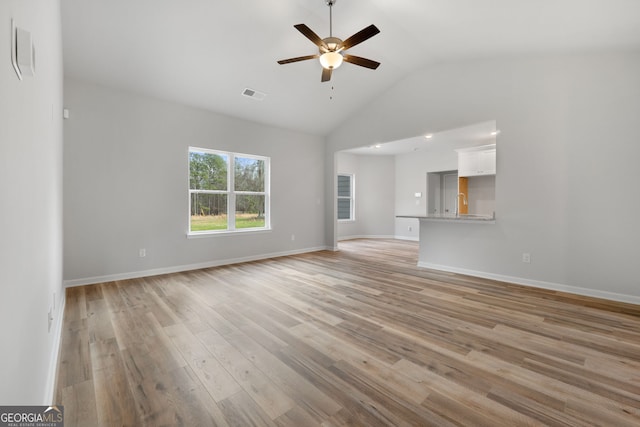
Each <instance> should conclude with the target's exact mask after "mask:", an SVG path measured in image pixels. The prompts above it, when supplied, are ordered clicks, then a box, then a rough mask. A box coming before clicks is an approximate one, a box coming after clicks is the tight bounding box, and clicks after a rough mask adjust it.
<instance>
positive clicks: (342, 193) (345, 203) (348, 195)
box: [338, 174, 355, 221]
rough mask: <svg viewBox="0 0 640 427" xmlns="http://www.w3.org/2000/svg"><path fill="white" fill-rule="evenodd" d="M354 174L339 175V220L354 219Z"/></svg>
mask: <svg viewBox="0 0 640 427" xmlns="http://www.w3.org/2000/svg"><path fill="white" fill-rule="evenodd" d="M353 189H354V185H353V175H346V174H340V175H338V221H354V220H355V215H354V212H355V209H354V191H353Z"/></svg>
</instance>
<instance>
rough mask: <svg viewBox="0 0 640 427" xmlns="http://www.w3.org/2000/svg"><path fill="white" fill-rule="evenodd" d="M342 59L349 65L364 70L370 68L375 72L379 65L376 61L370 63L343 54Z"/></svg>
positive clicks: (367, 60)
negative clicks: (363, 68) (357, 66)
mask: <svg viewBox="0 0 640 427" xmlns="http://www.w3.org/2000/svg"><path fill="white" fill-rule="evenodd" d="M342 57H343V58H344V60H345V61H347V62H349V63H351V64H355V65H359V66H361V67H365V68H371V69H372V70H375V69H376V68H378V66H379V65H380V63H379V62H377V61H372V60H370V59H367V58H362V57H360V56H353V55H347V54H343V55H342Z"/></svg>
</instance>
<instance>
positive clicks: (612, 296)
mask: <svg viewBox="0 0 640 427" xmlns="http://www.w3.org/2000/svg"><path fill="white" fill-rule="evenodd" d="M418 267H423V268H429V269H432V270H440V271H446V272H449V273H459V274H464V275H467V276H474V277H482V278H484V279H491V280H498V281H501V282H508V283H514V284H517V285H524V286H531V287H534V288H541V289H548V290H551V291H560V292H567V293H570V294H576V295H581V296H587V297H595V298H601V299H606V300H611V301H618V302H626V303H629V304H640V297H637V296H634V295H626V294H618V293H615V292H606V291H598V290H595V289H588V288H581V287H579V286H569V285H563V284H560V283H553V282H544V281H540V280H532V279H525V278H522V277H515V276H505V275H502V274H494V273H487V272H485V271H477V270H467V269H465V268H457V267H450V266H446V265H439V264H431V263H428V262H422V261H420V262H418Z"/></svg>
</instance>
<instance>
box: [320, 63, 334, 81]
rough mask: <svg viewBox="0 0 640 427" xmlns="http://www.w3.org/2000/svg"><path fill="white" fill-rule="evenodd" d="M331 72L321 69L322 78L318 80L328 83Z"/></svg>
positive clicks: (328, 69)
mask: <svg viewBox="0 0 640 427" xmlns="http://www.w3.org/2000/svg"><path fill="white" fill-rule="evenodd" d="M331 71H333V69H332V68H324V67H323V68H322V78H321V79H320V81H323V82H328V81H329V80H331Z"/></svg>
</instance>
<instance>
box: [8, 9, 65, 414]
mask: <svg viewBox="0 0 640 427" xmlns="http://www.w3.org/2000/svg"><path fill="white" fill-rule="evenodd" d="M59 7H60V4H59V2H58V1H57V0H51V1H33V0H20V1H18V0H10V1H7V0H4V1H2V2H0V58H2V61H1V62H0V200H2V206H1V207H0V340H1V342H2V346H1V348H2V350H1V351H0V404H2V405H28V404H31V405H42V404H50V403H51V402H52V400H51V399H52V391H53V382H54V374H55V361H56V356H57V348H58V344H59V341H58V337H59V330H60V325H61V322H60V318H61V313H62V311H61V309H62V306H63V298H64V297H63V294H62V50H61V40H60V38H61V35H60V12H59ZM11 18H14V19H15V21H16V24H17V25H18V26H19V27H21V28H23V29H25V30H27V31H30V32H31V35H32V39H33V41H34V44H35V46H36V55H37V56H36V65H37V68H36V74H35V76H34V77H25V78H24V80H22V81H19V80H18V77H17V75H16V73H15V72H14V70H13V67H12V65H11V61H10V59H9V58H11V53H10V46H11V42H10V34H11ZM54 295H55V296H54ZM54 306H55V308H54ZM50 309H51V310H52V314H53V318H54V321H53V325H52V328H51V332H48V316H47V314H48V312H49V310H50Z"/></svg>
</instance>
